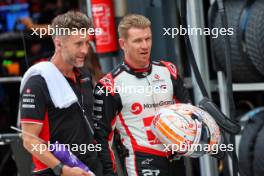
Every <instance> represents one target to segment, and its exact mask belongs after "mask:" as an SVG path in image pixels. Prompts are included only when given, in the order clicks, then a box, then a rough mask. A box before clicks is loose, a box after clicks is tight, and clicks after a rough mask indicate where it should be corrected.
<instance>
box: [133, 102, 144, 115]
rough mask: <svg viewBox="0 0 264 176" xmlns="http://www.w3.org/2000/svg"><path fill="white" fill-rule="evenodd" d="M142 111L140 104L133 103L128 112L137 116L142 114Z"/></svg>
mask: <svg viewBox="0 0 264 176" xmlns="http://www.w3.org/2000/svg"><path fill="white" fill-rule="evenodd" d="M142 110H143V107H142V105H141V104H140V103H133V104H132V105H131V110H130V112H131V113H132V114H135V115H138V114H140V113H141V112H142Z"/></svg>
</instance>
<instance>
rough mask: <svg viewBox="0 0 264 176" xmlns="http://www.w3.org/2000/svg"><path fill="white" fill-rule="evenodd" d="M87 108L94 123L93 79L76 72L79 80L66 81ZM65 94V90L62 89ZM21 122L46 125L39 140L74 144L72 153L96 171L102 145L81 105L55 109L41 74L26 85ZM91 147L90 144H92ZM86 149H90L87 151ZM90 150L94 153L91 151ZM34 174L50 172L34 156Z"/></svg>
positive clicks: (80, 71)
mask: <svg viewBox="0 0 264 176" xmlns="http://www.w3.org/2000/svg"><path fill="white" fill-rule="evenodd" d="M66 79H67V81H68V82H69V85H70V86H71V88H72V89H73V91H74V92H75V94H76V95H77V97H78V100H79V103H80V105H81V106H82V107H83V108H84V109H85V114H86V116H87V117H88V119H89V121H90V124H93V123H92V122H91V119H92V117H91V116H92V107H93V94H92V81H91V76H90V75H89V73H87V72H86V71H84V70H81V69H79V70H78V72H76V81H74V80H72V79H69V78H66ZM61 91H63V87H61ZM20 100H21V103H20V109H21V123H38V124H42V130H41V132H40V135H39V137H40V138H42V139H44V140H45V141H50V143H54V142H55V141H59V143H61V144H70V147H71V151H72V152H73V153H74V154H75V155H76V156H77V157H78V158H79V159H81V160H82V161H83V162H84V163H86V164H87V165H88V167H90V169H91V170H93V169H96V167H97V164H98V158H97V154H96V151H98V150H99V146H98V144H97V145H95V144H94V140H93V136H92V134H91V131H90V129H89V127H88V125H87V122H86V121H85V119H84V116H83V112H82V109H81V108H80V106H79V105H78V104H77V103H74V104H72V105H71V106H69V107H68V108H64V109H59V108H55V106H54V104H53V102H52V100H51V97H50V95H49V91H48V88H47V84H46V82H45V80H44V78H42V77H41V76H40V75H37V76H32V77H31V78H30V79H29V80H28V81H27V83H26V84H25V86H24V89H23V92H22V94H21V97H20ZM89 144H90V145H89ZM85 149H86V150H85ZM89 150H90V151H89ZM33 162H34V164H35V169H34V171H40V170H45V169H47V166H45V165H44V164H43V163H41V162H40V161H39V160H37V159H36V158H34V157H33Z"/></svg>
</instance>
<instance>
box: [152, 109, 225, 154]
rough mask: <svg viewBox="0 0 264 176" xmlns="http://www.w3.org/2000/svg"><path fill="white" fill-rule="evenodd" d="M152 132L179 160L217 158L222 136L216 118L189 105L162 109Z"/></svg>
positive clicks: (153, 122)
mask: <svg viewBox="0 0 264 176" xmlns="http://www.w3.org/2000/svg"><path fill="white" fill-rule="evenodd" d="M151 130H152V131H153V133H154V135H155V136H156V137H157V138H158V140H159V141H161V143H163V144H164V145H167V146H169V147H168V148H169V149H170V150H171V151H173V152H176V153H177V155H178V156H188V157H194V158H195V157H200V156H202V155H203V154H206V153H207V154H217V153H215V152H216V147H218V145H219V144H221V133H220V129H219V127H218V125H217V124H216V122H215V120H214V119H213V117H212V116H211V115H210V114H209V113H207V112H206V111H204V110H202V109H200V108H198V107H195V106H193V105H190V104H174V105H169V106H166V107H163V108H161V109H160V110H159V111H158V113H157V114H156V115H155V116H154V119H153V121H152V124H151Z"/></svg>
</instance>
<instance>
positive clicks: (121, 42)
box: [118, 38, 125, 50]
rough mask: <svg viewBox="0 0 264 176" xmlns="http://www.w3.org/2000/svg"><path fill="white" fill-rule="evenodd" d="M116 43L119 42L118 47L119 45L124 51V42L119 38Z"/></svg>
mask: <svg viewBox="0 0 264 176" xmlns="http://www.w3.org/2000/svg"><path fill="white" fill-rule="evenodd" d="M118 42H119V45H120V48H122V50H125V47H124V45H125V40H124V39H123V38H120V39H118Z"/></svg>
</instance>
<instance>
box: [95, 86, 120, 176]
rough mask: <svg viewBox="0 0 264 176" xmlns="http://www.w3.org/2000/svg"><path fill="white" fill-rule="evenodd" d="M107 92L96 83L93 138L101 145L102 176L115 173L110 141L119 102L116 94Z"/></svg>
mask: <svg viewBox="0 0 264 176" xmlns="http://www.w3.org/2000/svg"><path fill="white" fill-rule="evenodd" d="M108 93H109V92H107V91H106V89H105V88H104V87H103V86H102V85H100V84H97V85H96V87H95V91H94V98H95V100H94V128H95V139H96V141H97V142H98V143H99V144H101V145H102V150H101V151H100V152H99V157H100V160H101V162H102V164H103V172H104V176H114V175H116V167H115V161H114V154H113V151H112V142H113V136H114V129H115V125H116V115H117V114H118V112H119V109H120V104H119V101H118V96H119V95H118V94H115V95H111V94H110V93H109V94H108Z"/></svg>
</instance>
